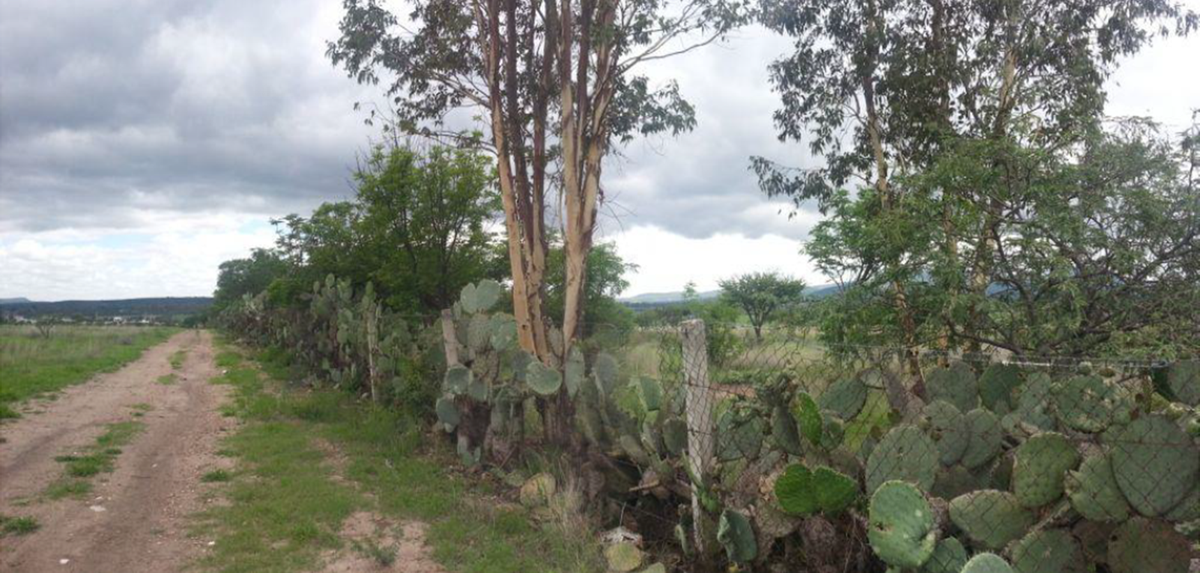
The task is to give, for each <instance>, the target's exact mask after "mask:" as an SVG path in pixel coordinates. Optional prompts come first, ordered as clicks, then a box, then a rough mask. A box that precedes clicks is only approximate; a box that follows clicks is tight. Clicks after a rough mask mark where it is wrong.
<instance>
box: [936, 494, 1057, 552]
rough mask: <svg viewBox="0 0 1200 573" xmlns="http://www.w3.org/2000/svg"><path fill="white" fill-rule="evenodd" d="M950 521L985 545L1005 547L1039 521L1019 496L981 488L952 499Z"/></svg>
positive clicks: (994, 547)
mask: <svg viewBox="0 0 1200 573" xmlns="http://www.w3.org/2000/svg"><path fill="white" fill-rule="evenodd" d="M949 513H950V520H951V521H953V522H954V525H955V526H956V527H958V528H959V529H961V530H962V531H963V533H965V534H966V535H967V536H968V537H970V538H971V540H972V541H974V542H975V543H977V544H978V545H980V546H981V547H984V548H987V549H993V550H999V549H1003V548H1004V547H1005V546H1006V545H1008V543H1009V542H1011V541H1013V540H1015V539H1017V538H1018V537H1020V536H1022V535H1024V534H1025V531H1026V530H1028V529H1029V528H1030V527H1031V526H1032V525H1033V524H1034V521H1035V519H1036V518H1035V517H1034V515H1033V513H1031V512H1030V511H1029V510H1028V509H1026V508H1024V507H1022V506H1021V504H1020V502H1018V501H1017V496H1015V495H1013V494H1011V493H1009V492H1006V491H997V490H979V491H974V492H971V493H968V494H964V495H961V496H959V497H956V498H954V499H952V500H950V511H949Z"/></svg>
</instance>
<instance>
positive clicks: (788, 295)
mask: <svg viewBox="0 0 1200 573" xmlns="http://www.w3.org/2000/svg"><path fill="white" fill-rule="evenodd" d="M720 285H721V297H722V298H723V299H724V300H726V301H727V302H728V303H729V304H731V305H733V306H736V307H738V308H740V309H742V312H744V313H746V317H747V318H749V320H750V326H752V327H753V328H754V336H755V338H757V339H758V340H762V329H763V326H765V325H766V324H767V323H768V322H770V321H771V320H772V319H773V318H774V317H775V316H776V315H777V314H779V313H782V312H784V311H786V310H787V309H788V308H789V307H791V306H793V305H796V304H798V303H799V302H800V301H801V299H802V297H803V294H804V281H801V280H799V279H794V278H791V277H786V276H783V275H780V274H779V273H777V272H755V273H747V274H744V275H738V276H735V277H731V278H728V279H725V280H722V281H721V282H720Z"/></svg>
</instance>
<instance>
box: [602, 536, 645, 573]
mask: <svg viewBox="0 0 1200 573" xmlns="http://www.w3.org/2000/svg"><path fill="white" fill-rule="evenodd" d="M643 558H644V557H643V555H642V550H641V549H638V548H637V545H634V544H633V542H632V541H621V542H619V543H614V544H612V545H609V546H608V547H605V548H604V560H605V561H607V562H608V570H609V571H613V572H614V573H630V572H631V571H633V570H634V569H637V568H638V567H641V565H642V559H643Z"/></svg>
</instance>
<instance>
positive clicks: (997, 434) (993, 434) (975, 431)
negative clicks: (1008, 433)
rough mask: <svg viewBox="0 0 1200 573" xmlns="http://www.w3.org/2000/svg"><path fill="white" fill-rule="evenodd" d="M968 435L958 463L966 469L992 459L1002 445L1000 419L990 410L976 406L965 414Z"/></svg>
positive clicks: (1002, 434)
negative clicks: (965, 447)
mask: <svg viewBox="0 0 1200 573" xmlns="http://www.w3.org/2000/svg"><path fill="white" fill-rule="evenodd" d="M965 418H966V424H967V429H968V431H969V432H970V437H969V438H968V440H967V449H966V451H964V452H963V456H962V460H960V463H962V465H963V466H964V467H966V468H967V469H975V468H977V467H979V466H982V465H983V464H986V463H988V462H990V461H992V459H993V458H995V457H996V455H997V454H999V453H1000V450H1001V448H1002V446H1003V445H1004V429H1003V428H1002V427H1001V425H1000V419H999V418H998V417H996V415H995V414H993V413H992V411H991V410H984V409H982V408H976V409H974V410H971V411H970V412H967V413H966V415H965Z"/></svg>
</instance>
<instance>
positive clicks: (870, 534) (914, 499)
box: [867, 481, 937, 568]
mask: <svg viewBox="0 0 1200 573" xmlns="http://www.w3.org/2000/svg"><path fill="white" fill-rule="evenodd" d="M868 513H869V522H868V525H867V538H868V539H869V540H870V542H871V548H872V549H873V550H874V551H875V555H877V556H878V557H879V558H880V559H882V560H883V561H884V562H886V563H887V564H888V565H891V566H893V567H899V568H916V567H920V566H922V565H924V564H925V562H926V561H928V560H929V557H930V556H931V555H933V550H934V547H935V546H936V544H937V528H936V527H934V521H933V510H932V509H931V508H930V507H929V502H928V501H927V500H926V499H925V496H924V495H923V494H922V493H921V491H920V490H918V489H917V488H916V487H914V486H913V485H912V484H910V483H905V482H901V481H889V482H886V483H884V484H882V485H880V486H879V489H877V490H875V493H874V494H873V495H872V496H871V504H870V509H869V511H868Z"/></svg>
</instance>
